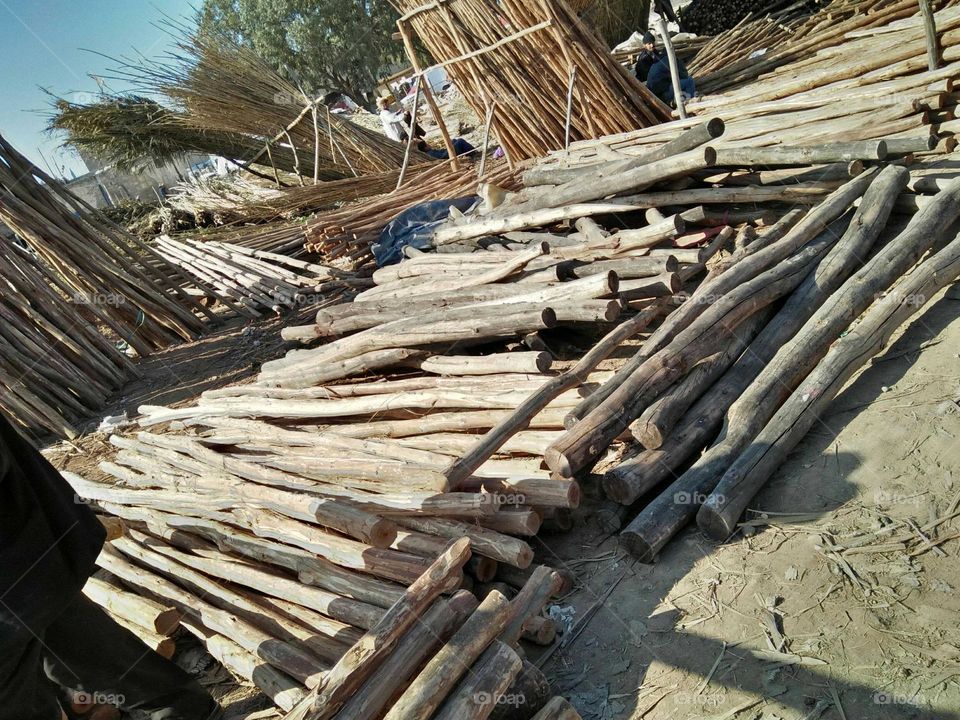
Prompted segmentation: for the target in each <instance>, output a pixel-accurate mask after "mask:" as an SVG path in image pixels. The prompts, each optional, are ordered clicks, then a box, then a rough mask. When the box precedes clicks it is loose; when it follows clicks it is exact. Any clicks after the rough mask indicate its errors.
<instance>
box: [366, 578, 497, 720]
mask: <svg viewBox="0 0 960 720" xmlns="http://www.w3.org/2000/svg"><path fill="white" fill-rule="evenodd" d="M512 616H513V608H512V606H511V604H510V602H509V601H508V600H507V598H506V597H504V596H503V595H502V594H501V593H499V592H491V593H490V594H489V595H487V596H486V597H485V598H484V599H483V600H482V601H481V602H480V605H479V607H478V608H477V609H476V611H475V612H474V613H473V614H472V615H471V616H470V617H469V618H467V620H466V622H465V623H464V624H463V626H461V628H460V629H459V630H458V631H457V632H456V633H454V635H453V637H451V638H450V640H449V641H447V643H446V644H445V645H444V646H443V647H442V648H441V649H440V650H439V651H438V652H437V653H436V654H435V655H434V656H433V658H432V659H431V660H430V662H428V663H427V665H426V666H425V667H424V668H423V670H422V671H420V673H419V674H418V675H417V677H416V678H415V679H414V680H413V681H412V682H411V683H410V685H409V686H408V687H407V689H406V690H405V691H404V693H403V694H402V695H401V696H400V698H399V699H398V700H397V702H396V703H394V705H393V707H392V708H390V710H389V711H388V712H387V714H386V715H384V720H427V718H430V717H433V713H434V712H435V711H436V710H437V708H438V707H440V705H441V704H442V703H443V702H444V700H445V699H446V698H447V696H448V695H449V693H450V692H451V691H452V690H453V689H454V688H455V687H456V685H457V683H458V682H459V680H460V678H462V677H463V676H464V674H465V673H467V672H468V671H469V669H470V666H471V665H472V664H473V663H474V662H475V661H476V660H477V658H479V657H480V655H481V654H482V653H483V652H484V650H485V649H486V648H487V646H488V645H490V643H492V642H493V641H494V640H495V639H496V637H497V635H499V634H500V632H501V631H502V630H503V628H505V627H506V626H507V623H508V622H509V621H510V619H511V617H512Z"/></svg>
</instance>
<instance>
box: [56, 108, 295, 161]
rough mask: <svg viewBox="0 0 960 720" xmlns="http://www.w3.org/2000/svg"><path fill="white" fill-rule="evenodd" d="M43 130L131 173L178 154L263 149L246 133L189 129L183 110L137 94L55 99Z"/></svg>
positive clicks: (230, 154)
mask: <svg viewBox="0 0 960 720" xmlns="http://www.w3.org/2000/svg"><path fill="white" fill-rule="evenodd" d="M48 130H51V131H54V130H58V131H62V132H63V133H65V135H66V140H65V142H64V144H65V145H72V146H73V147H75V148H78V149H80V150H83V151H86V152H88V153H90V154H91V155H93V156H94V157H96V158H99V159H100V160H101V161H102V162H103V163H105V164H110V165H116V166H118V167H120V168H125V169H131V170H134V171H136V170H141V169H143V167H144V165H145V164H147V163H150V162H152V163H154V164H156V165H162V164H163V163H166V162H170V161H171V160H175V159H177V158H178V157H180V156H181V155H183V154H184V153H192V152H200V153H210V154H213V155H219V156H220V157H223V158H227V159H231V160H232V159H236V158H249V157H254V156H255V155H256V154H257V153H258V152H259V151H260V150H261V149H262V148H263V143H262V142H261V141H259V140H257V139H256V138H254V137H250V136H248V135H241V134H238V133H232V132H220V131H212V130H199V129H196V128H192V127H190V124H189V121H188V118H187V117H186V116H185V115H184V114H183V113H177V112H174V111H173V110H171V109H169V108H167V107H164V106H163V105H161V104H160V103H158V102H156V101H155V100H151V99H150V98H145V97H140V96H138V95H103V96H102V97H101V98H100V99H98V100H97V101H95V102H91V103H87V104H82V103H73V102H70V101H68V100H64V99H62V98H57V99H56V100H55V101H54V105H53V111H52V112H51V115H50V118H49V120H48ZM264 163H266V160H264ZM291 171H292V167H291Z"/></svg>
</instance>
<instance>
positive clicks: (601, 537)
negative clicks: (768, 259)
mask: <svg viewBox="0 0 960 720" xmlns="http://www.w3.org/2000/svg"><path fill="white" fill-rule="evenodd" d="M958 289H960V288H958V287H956V286H955V287H953V288H951V289H950V290H948V291H947V292H946V294H945V295H944V294H941V296H940V297H939V299H937V300H936V302H935V303H933V304H932V305H931V306H930V307H928V309H927V310H926V311H925V312H924V313H923V314H922V315H921V316H919V317H918V318H916V319H915V320H914V322H913V323H912V324H911V325H910V326H909V327H908V328H907V329H906V331H905V332H902V333H901V334H900V336H899V338H898V339H896V342H895V343H894V344H892V345H891V346H890V347H889V348H888V350H887V351H886V352H885V353H883V354H882V355H881V356H879V357H878V358H875V359H874V362H873V363H872V365H871V366H870V367H868V368H867V369H866V370H864V371H863V372H862V373H861V374H860V375H859V376H858V377H856V378H854V379H853V380H852V381H851V382H850V383H849V384H848V386H847V387H846V388H845V390H844V391H843V392H842V394H841V395H839V396H838V397H837V398H836V399H835V400H834V402H833V403H832V404H831V406H830V408H829V411H828V412H827V413H826V415H825V416H824V417H822V418H821V420H822V422H820V424H819V426H818V427H817V429H815V430H814V431H813V432H811V433H810V434H809V435H808V436H807V437H806V438H805V439H804V440H803V442H802V443H801V444H800V445H799V446H798V447H797V448H796V449H795V451H794V452H793V454H792V455H791V456H790V458H789V459H788V461H787V462H786V463H785V464H784V466H783V467H782V468H781V469H780V471H779V472H778V473H777V474H776V475H775V476H774V478H773V479H772V482H771V483H770V484H769V486H768V487H767V488H766V489H765V490H764V491H763V493H762V494H761V495H759V496H758V497H757V498H756V499H755V500H754V502H753V503H752V505H751V507H752V508H753V511H752V512H751V513H750V514H749V517H750V521H749V522H748V523H747V524H746V526H745V527H744V528H743V529H742V530H741V532H740V533H738V534H737V536H735V537H734V538H732V539H730V540H729V541H728V542H726V543H724V544H719V545H718V544H716V543H713V542H711V541H709V540H707V539H706V538H705V537H704V536H703V535H701V534H700V533H698V532H697V531H696V530H695V529H690V528H688V529H687V530H686V531H685V532H683V533H682V534H681V535H680V536H679V537H677V538H675V539H674V540H673V541H672V542H671V543H670V544H669V545H667V547H666V548H665V549H664V552H663V553H662V555H661V556H660V557H659V558H658V561H657V562H656V564H653V565H642V564H639V563H637V562H635V561H634V560H633V558H632V557H631V556H630V555H628V554H627V553H626V552H625V551H624V550H622V549H620V548H619V547H618V541H617V533H616V532H615V531H613V532H612V528H611V527H610V525H609V523H610V517H611V514H610V510H611V509H612V506H611V505H610V504H609V503H607V502H604V501H602V500H600V499H599V498H598V495H599V493H598V492H597V488H596V483H595V482H594V483H591V482H590V481H587V482H585V489H586V491H587V494H588V495H592V496H593V499H590V500H587V501H586V502H585V503H584V505H583V506H582V507H581V509H580V510H579V511H578V518H577V519H578V523H577V526H576V529H575V530H574V531H573V532H570V533H566V534H562V535H549V536H545V537H543V538H542V540H541V542H540V544H539V548H538V560H539V561H542V562H545V563H550V564H553V565H555V566H562V567H567V568H568V569H570V570H571V571H572V572H574V573H575V574H576V576H577V578H578V579H579V581H580V587H579V588H578V589H577V590H575V591H574V592H573V593H571V595H569V596H568V597H565V598H562V599H561V600H559V602H558V604H557V605H558V608H557V610H556V612H557V614H558V616H559V617H564V616H566V617H567V618H569V624H570V626H571V627H572V632H571V633H570V634H569V637H570V640H569V641H568V645H567V646H566V647H563V648H561V649H559V650H557V651H556V652H554V654H553V655H552V657H550V658H549V659H548V660H547V662H546V663H545V664H544V669H545V671H546V673H547V675H548V676H549V677H550V678H551V679H552V680H553V682H554V685H555V689H556V690H557V691H558V692H561V693H562V694H564V695H565V696H567V697H569V698H570V699H571V701H572V702H573V703H574V704H575V705H576V706H577V708H578V709H579V710H580V711H581V713H582V714H583V717H584V718H586V719H588V720H590V719H603V720H621V719H622V720H627V719H628V718H629V719H630V720H640V719H641V718H643V719H644V720H661V719H667V718H671V719H672V718H694V717H697V718H715V719H717V720H719V719H720V718H725V719H727V718H729V719H732V718H737V719H738V720H743V719H746V718H763V719H764V720H774V719H775V718H780V719H782V720H793V719H800V718H804V719H811V720H813V719H815V718H824V719H830V720H833V719H834V718H835V719H837V720H844V719H847V718H848V719H849V720H854V718H863V719H865V720H873V719H874V718H877V719H880V718H891V719H892V718H898V719H899V718H925V719H926V718H937V719H941V718H943V719H945V718H958V717H960V683H958V681H960V597H958V590H957V589H958V588H960V563H958V562H957V560H956V556H957V553H960V543H958V542H957V540H958V539H960V519H955V520H952V521H948V522H945V523H943V524H941V525H940V526H939V527H938V528H937V530H936V532H933V531H927V532H926V533H924V534H925V535H927V536H928V537H930V539H931V540H933V541H934V542H933V543H932V544H931V543H924V542H923V540H922V539H920V538H919V537H917V536H918V534H919V533H920V532H923V527H924V526H926V525H928V523H930V522H931V520H933V519H936V518H942V517H944V516H948V515H951V514H954V513H956V510H957V507H958V505H960V442H958V436H960V405H958V402H960V372H958V370H960V354H958V349H960V292H958ZM911 523H913V525H911ZM914 526H915V527H914ZM915 528H916V529H915ZM904 536H906V538H907V539H908V542H902V543H900V544H898V545H896V544H894V541H895V540H896V541H900V540H903V537H904ZM854 538H856V539H857V541H858V543H859V544H860V547H858V548H856V549H855V550H854V551H847V552H845V553H844V554H843V555H842V556H841V555H838V554H836V553H830V551H829V550H828V549H827V542H825V541H829V542H830V544H833V545H844V544H846V545H854V544H858V543H856V542H853V540H854ZM931 545H934V546H936V547H935V549H934V547H931ZM918 548H922V549H920V550H918ZM844 563H845V564H846V568H844V567H843V564H844ZM848 571H849V575H848V574H847V572H848ZM768 606H773V607H775V609H776V612H777V613H779V614H780V615H781V616H782V622H781V627H780V630H781V632H782V634H783V636H784V638H785V639H786V646H785V647H784V650H785V652H786V653H788V654H789V655H790V657H788V658H782V657H781V658H776V659H770V657H769V656H767V657H759V656H758V653H762V651H767V650H770V649H771V647H773V646H772V644H771V643H770V642H769V641H768V634H767V632H766V631H765V625H764V616H765V615H766V614H767V613H766V611H765V608H766V607H768ZM571 609H572V612H571ZM578 633H579V634H578ZM801 658H802V660H801ZM783 661H787V662H783ZM790 662H794V663H800V664H787V663H790Z"/></svg>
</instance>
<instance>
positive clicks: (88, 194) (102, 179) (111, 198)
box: [67, 154, 217, 208]
mask: <svg viewBox="0 0 960 720" xmlns="http://www.w3.org/2000/svg"><path fill="white" fill-rule="evenodd" d="M83 160H84V162H85V163H87V167H88V168H90V169H91V171H90V172H87V173H86V174H84V175H81V176H80V177H78V178H76V179H74V180H71V181H69V182H68V183H67V187H68V188H70V190H71V191H72V192H73V193H75V194H76V195H78V196H79V197H80V198H82V199H83V200H85V201H86V202H87V203H89V204H90V205H92V206H93V207H96V208H105V207H110V206H112V205H118V204H121V203H124V202H129V201H132V200H135V201H140V202H157V201H158V199H159V198H160V197H162V196H163V195H164V193H165V192H166V191H167V190H169V189H170V188H172V187H173V186H174V185H176V184H177V183H178V182H180V181H181V180H184V179H187V178H188V177H190V176H195V175H198V174H200V175H203V174H207V173H213V172H216V169H215V168H216V166H217V164H216V163H215V162H214V161H213V160H212V159H211V157H210V156H209V155H200V154H191V155H184V156H181V157H179V158H177V159H176V160H175V161H173V162H170V163H166V164H164V165H161V166H160V167H156V166H154V165H152V164H151V165H150V166H149V167H147V168H145V169H144V170H143V172H140V173H133V172H128V171H125V170H118V169H117V168H115V167H110V166H107V167H104V166H101V165H100V164H99V163H98V162H97V161H96V160H95V159H94V158H90V159H88V158H86V157H84V158H83ZM91 166H92V167H91Z"/></svg>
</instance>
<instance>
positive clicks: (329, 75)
mask: <svg viewBox="0 0 960 720" xmlns="http://www.w3.org/2000/svg"><path fill="white" fill-rule="evenodd" d="M396 21H397V13H396V11H395V10H394V9H393V8H392V7H391V5H390V3H389V2H387V0H204V3H203V5H202V7H201V9H200V12H199V26H200V31H201V32H204V31H212V32H223V33H227V34H228V35H230V36H231V37H232V38H233V39H234V40H236V41H237V42H239V43H241V44H245V45H247V46H249V47H251V48H253V49H254V50H255V51H256V52H257V53H258V54H259V55H260V56H261V57H263V58H264V59H265V60H267V61H268V62H270V63H271V64H273V65H274V66H275V67H276V68H277V70H278V71H279V72H281V73H282V74H284V75H286V76H287V77H288V78H289V79H290V80H293V81H294V82H296V83H298V84H299V85H300V86H301V87H303V88H304V89H305V90H306V91H307V92H308V93H310V94H320V93H322V92H324V91H341V92H345V93H347V94H349V95H351V96H353V97H354V98H356V99H357V100H359V99H360V98H361V97H362V95H363V93H364V92H367V91H370V90H372V89H373V88H374V87H375V86H376V84H377V81H378V80H379V79H380V78H381V77H382V76H383V75H384V74H386V72H387V70H388V69H389V67H390V66H391V65H392V64H393V63H396V62H404V52H403V45H402V44H401V43H399V42H397V41H395V40H393V39H392V38H391V35H392V34H393V33H394V32H395V31H396V29H397V26H396Z"/></svg>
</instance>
